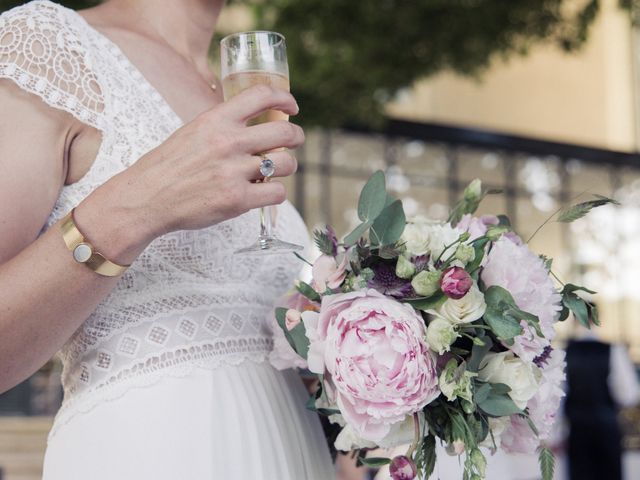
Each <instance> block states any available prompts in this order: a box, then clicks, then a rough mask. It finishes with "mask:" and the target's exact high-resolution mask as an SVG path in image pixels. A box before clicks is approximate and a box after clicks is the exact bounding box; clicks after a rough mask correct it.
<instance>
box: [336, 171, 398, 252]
mask: <svg viewBox="0 0 640 480" xmlns="http://www.w3.org/2000/svg"><path fill="white" fill-rule="evenodd" d="M358 218H359V219H360V220H361V221H362V223H361V224H360V225H358V226H357V227H356V228H355V229H354V230H353V231H352V232H351V233H349V234H348V235H347V236H346V237H345V238H344V244H345V245H346V246H348V247H349V246H352V245H355V244H356V243H357V242H358V241H359V240H360V239H361V238H362V237H363V236H364V234H365V233H366V232H367V231H369V241H370V242H371V245H372V246H373V247H381V248H382V247H392V250H395V248H396V243H397V242H398V240H400V236H401V235H402V232H403V231H404V227H405V225H406V217H405V214H404V209H403V208H402V202H401V201H400V200H396V199H395V198H393V197H392V196H391V195H389V194H388V193H387V191H386V184H385V177H384V172H383V171H382V170H378V171H377V172H375V173H374V174H373V175H371V177H369V179H368V180H367V183H366V184H365V186H364V187H363V189H362V191H361V192H360V198H359V199H358Z"/></svg>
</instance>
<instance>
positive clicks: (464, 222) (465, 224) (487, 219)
mask: <svg viewBox="0 0 640 480" xmlns="http://www.w3.org/2000/svg"><path fill="white" fill-rule="evenodd" d="M498 223H500V221H499V220H498V217H496V216H495V215H483V216H481V217H474V216H473V215H471V214H466V215H465V216H463V217H462V218H461V219H460V221H459V222H458V225H456V228H458V229H460V230H462V231H464V232H469V235H471V236H470V237H469V241H473V240H475V239H476V238H478V237H482V236H483V235H484V234H485V233H487V229H488V228H489V227H490V226H492V225H498Z"/></svg>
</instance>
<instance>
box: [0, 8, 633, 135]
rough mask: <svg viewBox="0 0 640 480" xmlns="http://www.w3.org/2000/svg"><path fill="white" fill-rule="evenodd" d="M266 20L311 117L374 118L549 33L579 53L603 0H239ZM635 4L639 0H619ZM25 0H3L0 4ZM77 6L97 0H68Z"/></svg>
mask: <svg viewBox="0 0 640 480" xmlns="http://www.w3.org/2000/svg"><path fill="white" fill-rule="evenodd" d="M235 1H236V2H238V3H245V4H247V5H249V6H250V7H251V8H253V9H254V11H255V14H256V25H257V26H258V28H264V29H271V30H276V31H279V32H282V33H284V35H285V36H286V37H287V40H288V42H287V46H288V50H289V59H290V65H291V77H292V78H291V84H292V86H293V90H294V92H295V94H296V97H297V98H298V100H299V102H300V104H301V105H302V106H303V109H302V110H303V112H304V113H303V114H302V115H301V116H300V117H298V120H299V121H302V122H303V123H306V124H316V125H325V126H338V125H344V124H346V123H358V124H376V123H379V122H381V121H382V120H383V118H384V116H383V111H384V105H385V104H386V102H388V101H389V100H390V99H391V98H393V96H394V95H395V94H396V93H397V92H398V91H399V90H400V89H402V88H405V87H408V86H410V85H411V84H412V83H413V82H415V81H416V80H418V79H420V78H425V77H428V76H430V75H434V74H436V73H438V72H440V71H443V70H450V71H453V72H456V73H459V74H462V75H468V76H476V77H477V76H481V74H482V72H483V71H484V70H486V69H487V67H488V66H489V65H490V64H491V62H492V61H493V60H495V59H496V58H503V59H505V58H509V57H510V56H512V55H524V54H526V53H527V52H528V51H529V50H530V48H531V47H532V46H533V45H534V44H537V43H541V42H547V43H553V44H556V45H558V46H559V48H561V49H563V50H565V51H567V52H572V51H575V50H576V49H578V48H579V47H580V46H582V45H583V44H584V42H585V40H586V39H587V34H588V31H589V27H590V26H591V25H592V24H593V21H594V20H595V18H596V17H597V15H598V12H599V9H600V4H601V0H235ZM619 2H620V5H621V6H622V7H624V8H627V9H629V10H631V9H632V7H633V4H634V3H637V2H638V0H619ZM21 3H25V2H24V1H20V0H0V11H1V10H3V9H7V8H11V7H13V6H15V5H18V4H21ZM59 3H62V4H64V5H66V6H69V7H71V8H82V7H86V6H90V5H94V4H96V3H99V2H98V0H64V1H60V2H59Z"/></svg>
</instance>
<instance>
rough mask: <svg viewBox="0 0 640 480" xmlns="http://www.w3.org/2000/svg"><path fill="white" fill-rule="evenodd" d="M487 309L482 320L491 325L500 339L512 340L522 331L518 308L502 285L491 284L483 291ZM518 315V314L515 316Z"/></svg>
mask: <svg viewBox="0 0 640 480" xmlns="http://www.w3.org/2000/svg"><path fill="white" fill-rule="evenodd" d="M485 302H486V303H487V309H486V311H485V313H484V321H485V322H486V323H487V325H489V326H490V327H491V330H493V333H494V334H495V335H496V337H498V338H499V339H500V340H507V341H508V340H512V339H513V338H514V337H516V336H518V335H520V334H521V333H522V326H521V325H520V318H518V316H519V313H520V310H519V309H518V307H516V304H515V301H514V300H513V297H512V296H511V294H510V293H509V292H508V291H507V290H505V289H504V288H502V287H498V286H493V287H489V289H488V290H487V291H486V293H485ZM515 315H518V316H515Z"/></svg>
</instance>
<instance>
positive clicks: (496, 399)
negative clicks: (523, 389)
mask: <svg viewBox="0 0 640 480" xmlns="http://www.w3.org/2000/svg"><path fill="white" fill-rule="evenodd" d="M478 408H480V409H481V410H482V411H483V412H485V413H486V414H487V415H491V416H493V417H505V416H507V415H513V414H516V413H522V410H521V409H519V408H518V406H517V405H516V404H515V403H514V401H513V400H511V397H509V396H508V395H507V394H501V395H496V394H494V393H493V391H492V392H491V393H489V395H488V396H487V398H485V399H484V400H483V401H482V402H478Z"/></svg>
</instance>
